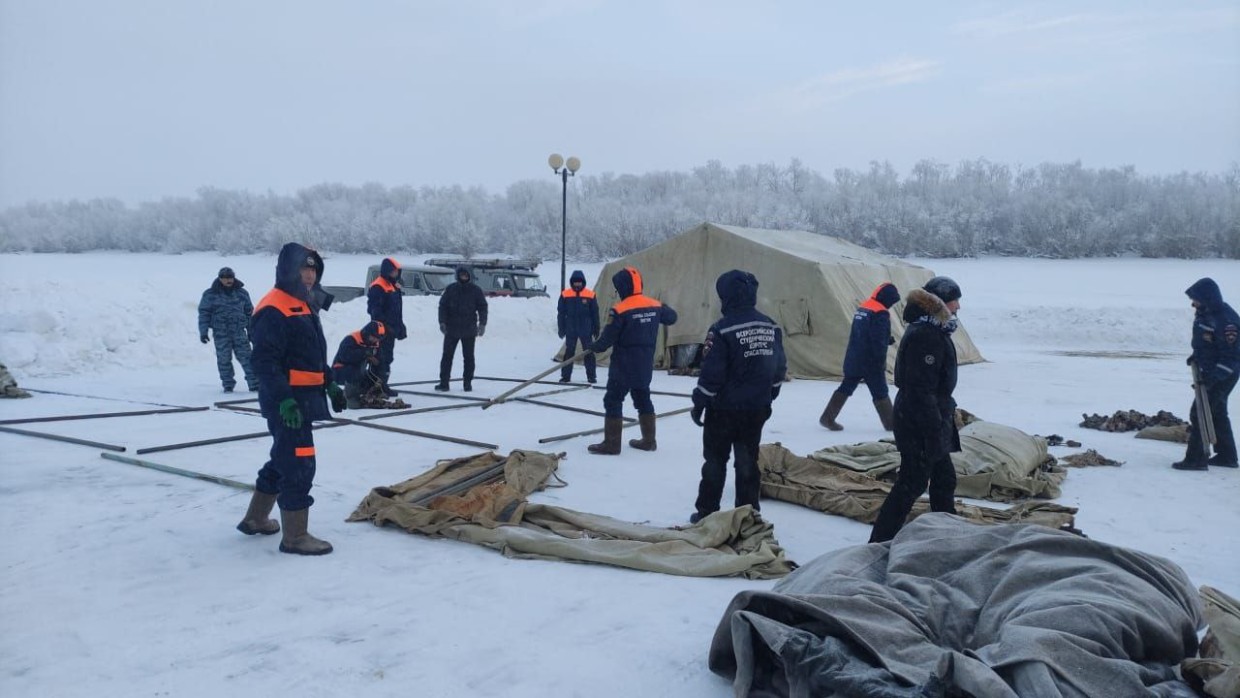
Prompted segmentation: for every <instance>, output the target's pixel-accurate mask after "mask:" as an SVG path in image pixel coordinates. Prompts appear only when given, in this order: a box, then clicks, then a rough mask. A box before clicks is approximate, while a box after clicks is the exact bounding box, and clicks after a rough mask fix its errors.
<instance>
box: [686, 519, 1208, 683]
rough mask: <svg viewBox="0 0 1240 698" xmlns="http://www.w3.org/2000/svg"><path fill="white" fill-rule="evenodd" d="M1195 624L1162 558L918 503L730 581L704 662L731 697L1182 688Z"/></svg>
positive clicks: (1180, 577) (1186, 594) (1181, 584)
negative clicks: (895, 519)
mask: <svg viewBox="0 0 1240 698" xmlns="http://www.w3.org/2000/svg"><path fill="white" fill-rule="evenodd" d="M1201 624H1202V620H1201V607H1200V603H1199V601H1198V597H1197V592H1196V590H1195V589H1194V588H1193V586H1192V584H1191V583H1190V582H1189V580H1188V577H1187V576H1186V575H1185V574H1184V572H1183V570H1181V569H1180V568H1179V567H1177V566H1176V565H1175V564H1174V563H1172V562H1170V561H1168V560H1165V559H1162V558H1159V557H1155V556H1153V555H1147V554H1145V553H1141V552H1137V551H1134V550H1128V549H1124V548H1118V547H1115V546H1111V545H1107V544H1105V543H1100V542H1097V541H1092V540H1089V539H1087V538H1082V537H1080V536H1074V535H1071V534H1067V533H1061V532H1057V531H1052V530H1049V529H1046V528H1044V527H1041V526H1027V525H1004V526H979V525H976V524H971V523H969V522H967V521H965V520H963V519H961V518H959V517H955V516H951V515H949V514H930V515H928V516H923V517H921V518H919V519H917V520H916V521H914V522H913V523H911V524H909V525H908V526H905V527H904V528H903V529H902V530H901V531H900V533H899V534H898V535H897V536H896V537H895V539H894V540H892V541H890V542H888V543H877V544H871V545H861V546H853V547H849V548H844V549H841V550H837V551H834V552H831V553H828V554H826V555H824V556H822V557H820V558H818V559H816V560H814V561H813V562H811V563H810V564H808V565H806V566H804V567H802V568H800V569H799V570H797V571H796V572H794V573H793V574H791V575H789V576H788V577H787V578H786V579H784V580H782V581H780V582H779V583H778V584H776V585H775V587H774V589H772V590H771V591H746V592H742V593H740V594H738V595H737V596H736V597H735V598H734V599H733V600H732V602H731V604H729V606H728V608H727V610H726V611H725V612H724V614H723V617H722V619H721V620H720V622H719V625H718V627H717V629H716V631H715V635H714V638H713V640H712V642H711V647H710V654H709V659H708V661H709V666H710V669H711V671H713V672H715V673H716V674H719V675H720V676H723V677H725V678H728V679H730V680H732V682H733V690H734V695H736V696H737V697H738V698H745V697H746V696H763V697H767V696H798V697H801V696H804V697H806V698H808V697H810V696H857V697H864V698H879V697H882V698H897V697H907V698H912V697H914V696H916V697H918V698H931V697H936V696H958V695H968V696H979V697H980V696H985V697H986V698H1016V697H1017V696H1080V697H1082V698H1085V697H1089V698H1096V697H1098V696H1146V695H1156V696H1185V697H1186V698H1187V697H1188V696H1193V695H1194V694H1193V692H1192V690H1191V689H1190V688H1189V687H1188V686H1187V685H1186V684H1184V683H1182V682H1181V681H1179V680H1178V679H1177V678H1176V675H1175V672H1174V667H1175V666H1176V665H1177V664H1178V663H1179V662H1180V661H1182V660H1183V659H1184V658H1186V657H1191V656H1193V655H1194V654H1195V653H1196V651H1197V630H1198V628H1199V627H1200V626H1201Z"/></svg>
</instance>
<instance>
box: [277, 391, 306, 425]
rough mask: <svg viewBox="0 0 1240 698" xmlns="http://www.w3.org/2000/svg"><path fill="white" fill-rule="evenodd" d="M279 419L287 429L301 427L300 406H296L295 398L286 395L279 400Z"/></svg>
mask: <svg viewBox="0 0 1240 698" xmlns="http://www.w3.org/2000/svg"><path fill="white" fill-rule="evenodd" d="M280 419H283V420H284V426H286V427H288V428H289V429H300V428H301V408H300V407H298V406H297V398H292V397H286V398H284V400H282V401H281V402H280Z"/></svg>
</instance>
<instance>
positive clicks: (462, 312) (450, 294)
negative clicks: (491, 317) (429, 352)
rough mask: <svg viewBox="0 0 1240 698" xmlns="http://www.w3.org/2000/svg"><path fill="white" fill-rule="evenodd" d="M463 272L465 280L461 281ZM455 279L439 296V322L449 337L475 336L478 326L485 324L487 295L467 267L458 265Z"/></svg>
mask: <svg viewBox="0 0 1240 698" xmlns="http://www.w3.org/2000/svg"><path fill="white" fill-rule="evenodd" d="M462 274H464V275H465V278H466V279H467V280H466V281H461V280H460V279H461V275H462ZM454 278H456V281H453V282H452V283H450V284H448V287H447V288H445V289H444V290H443V295H442V296H440V297H439V324H441V325H443V326H444V327H445V329H446V331H445V334H447V335H448V336H450V337H476V336H478V326H479V325H485V324H487V296H486V294H485V293H483V292H482V289H480V288H478V284H476V283H474V280H473V274H471V273H470V272H469V267H458V268H457V270H456V275H455V277H454Z"/></svg>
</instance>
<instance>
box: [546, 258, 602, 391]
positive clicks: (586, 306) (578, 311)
mask: <svg viewBox="0 0 1240 698" xmlns="http://www.w3.org/2000/svg"><path fill="white" fill-rule="evenodd" d="M556 322H557V324H558V325H559V330H560V339H563V340H564V358H565V359H567V358H569V357H571V356H574V355H575V354H576V353H577V343H578V342H580V343H581V348H582V349H585V348H586V347H589V346H590V344H591V343H592V342H594V340H595V339H598V299H597V298H595V297H594V291H591V290H590V289H588V288H586V275H585V274H583V273H582V272H581V270H580V269H578V270H575V271H574V272H573V275H572V277H571V278H569V280H568V288H566V289H564V290H563V291H561V292H560V302H559V304H558V305H557V307H556ZM584 361H585V365H586V380H587V381H589V382H591V383H594V382H596V381H597V380H598V379H597V377H596V375H597V374H596V373H595V363H594V353H593V352H587V353H586V356H585V359H584ZM572 378H573V365H572V364H565V366H564V368H562V369H560V382H561V383H567V382H569V381H570V380H572Z"/></svg>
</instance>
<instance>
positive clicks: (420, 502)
mask: <svg viewBox="0 0 1240 698" xmlns="http://www.w3.org/2000/svg"><path fill="white" fill-rule="evenodd" d="M507 462H508V459H507V458H505V459H503V460H500V461H496V462H495V464H494V465H492V466H491V467H489V468H487V469H486V470H482V471H479V472H477V473H474V474H473V475H470V476H469V477H467V478H464V479H462V480H458V481H457V482H450V483H448V484H446V485H444V486H443V487H437V488H435V489H433V490H431V491H430V492H427V493H426V494H424V495H422V496H420V497H418V498H417V499H414V500H410V501H409V502H408V504H409V505H410V506H415V507H420V506H425V505H427V504H430V503H431V502H432V501H434V500H435V499H437V498H439V497H445V496H447V495H450V494H456V493H458V492H463V491H465V490H467V489H469V488H471V487H473V486H474V485H481V484H484V483H489V482H492V481H494V480H500V479H503V477H504V464H505V463H507Z"/></svg>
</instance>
